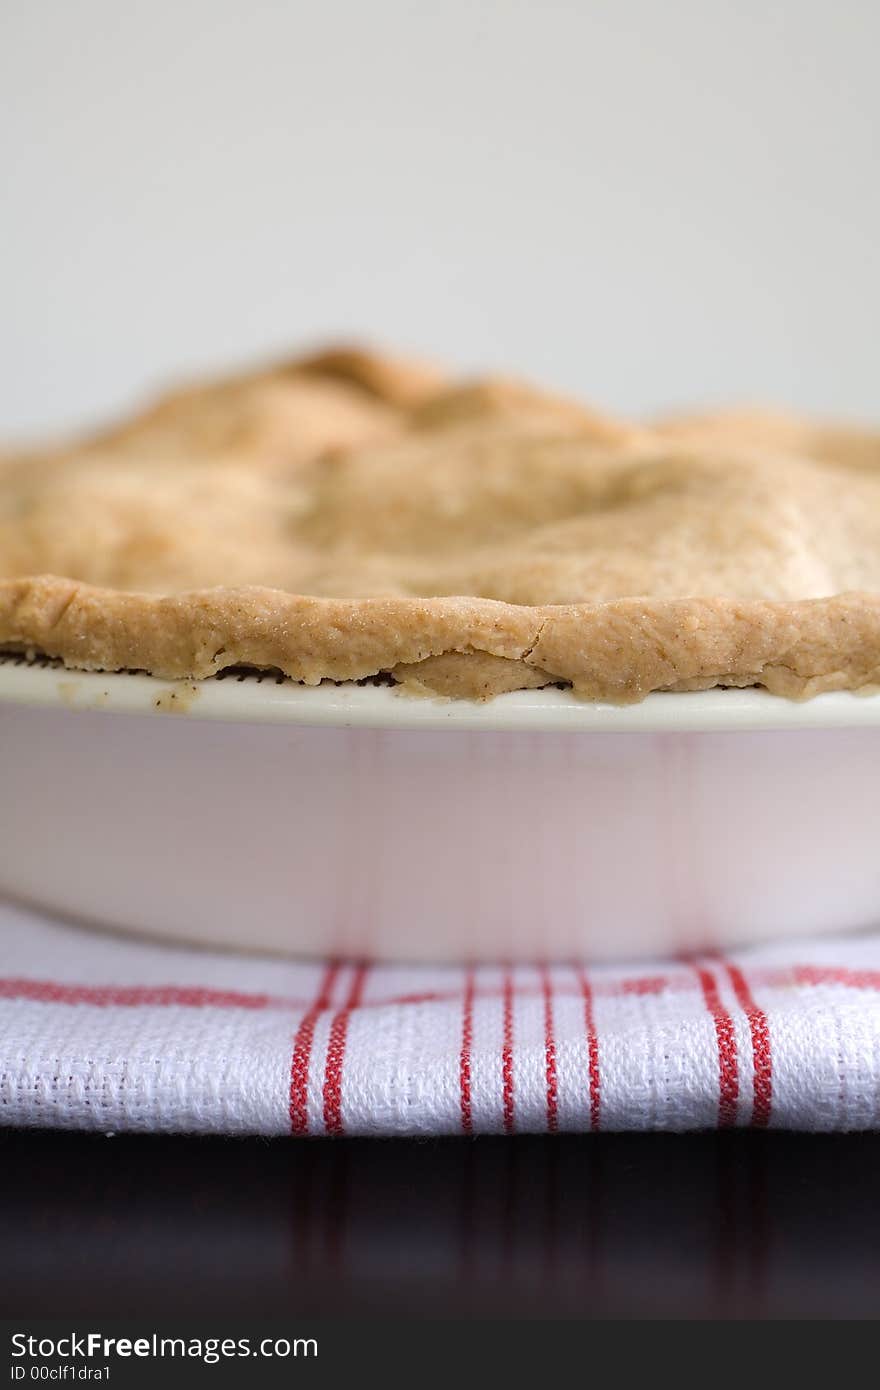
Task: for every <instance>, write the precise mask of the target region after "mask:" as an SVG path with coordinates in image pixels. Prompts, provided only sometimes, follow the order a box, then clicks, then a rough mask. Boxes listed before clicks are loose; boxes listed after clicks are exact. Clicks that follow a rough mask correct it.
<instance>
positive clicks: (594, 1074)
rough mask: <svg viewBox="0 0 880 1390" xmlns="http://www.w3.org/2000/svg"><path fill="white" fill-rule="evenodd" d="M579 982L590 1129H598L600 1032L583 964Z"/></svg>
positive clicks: (599, 1112) (600, 1099)
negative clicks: (585, 1045)
mask: <svg viewBox="0 0 880 1390" xmlns="http://www.w3.org/2000/svg"><path fill="white" fill-rule="evenodd" d="M576 973H577V977H578V983H579V985H580V990H581V997H582V999H583V1001H584V1027H585V1029H586V1033H587V1074H588V1077H589V1086H590V1129H592V1130H597V1129H598V1128H599V1121H600V1118H601V1106H602V1091H601V1086H600V1084H599V1034H598V1033H597V1032H596V1023H595V1020H594V1017H593V986H592V985H591V983H590V978H589V976H588V975H587V972H586V970H584V968H583V966H578V967H577V971H576Z"/></svg>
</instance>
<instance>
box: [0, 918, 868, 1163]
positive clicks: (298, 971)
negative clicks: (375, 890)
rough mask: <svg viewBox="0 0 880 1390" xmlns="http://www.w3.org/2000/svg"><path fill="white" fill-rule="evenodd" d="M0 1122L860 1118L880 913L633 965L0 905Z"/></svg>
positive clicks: (587, 1122)
mask: <svg viewBox="0 0 880 1390" xmlns="http://www.w3.org/2000/svg"><path fill="white" fill-rule="evenodd" d="M0 1123H6V1124H10V1125H41V1126H57V1127H62V1128H67V1129H97V1130H103V1131H108V1132H109V1131H122V1130H141V1131H165V1132H184V1133H185V1132H193V1133H225V1134H263V1135H281V1134H291V1135H297V1136H305V1135H342V1134H350V1135H356V1134H361V1135H364V1134H375V1135H439V1134H465V1135H467V1134H486V1133H509V1134H512V1133H522V1132H530V1133H543V1132H553V1131H557V1130H558V1131H565V1130H569V1131H588V1130H690V1129H713V1128H716V1127H722V1128H724V1127H729V1126H750V1125H751V1126H755V1127H768V1126H769V1127H771V1128H779V1129H802V1130H829V1131H833V1130H858V1129H873V1128H877V1127H880V934H867V935H858V936H855V935H854V936H848V937H843V936H841V937H830V938H825V939H823V940H819V941H809V942H798V943H794V944H793V943H791V942H786V943H784V944H780V945H778V946H767V947H763V948H761V949H753V950H750V951H747V952H745V951H744V952H742V953H738V954H732V955H727V956H725V957H723V958H722V957H714V956H713V957H708V956H707V957H700V958H694V959H687V960H676V961H660V962H640V963H639V964H637V965H628V966H625V967H624V966H620V967H611V966H602V967H597V968H593V969H588V968H585V967H583V966H581V965H580V964H578V963H537V964H535V965H533V966H516V967H507V966H504V965H497V966H481V967H479V968H476V969H470V968H464V967H463V968H449V967H439V966H438V967H425V966H422V967H404V966H388V965H374V964H371V963H370V962H363V961H355V962H342V961H327V962H314V961H312V962H303V961H290V960H280V959H274V958H266V957H253V956H238V955H232V954H220V953H213V952H211V953H209V952H206V951H201V950H195V949H192V950H190V949H183V948H176V947H169V946H166V945H154V944H152V943H147V942H144V941H140V940H130V939H126V938H123V937H116V936H113V935H111V934H109V933H103V932H97V931H95V932H92V931H87V930H84V929H82V928H77V927H73V926H70V925H67V924H62V923H59V922H55V921H52V920H49V919H47V918H46V917H44V916H41V915H39V914H36V913H33V912H30V911H25V910H24V909H22V908H19V907H15V906H12V905H9V904H0Z"/></svg>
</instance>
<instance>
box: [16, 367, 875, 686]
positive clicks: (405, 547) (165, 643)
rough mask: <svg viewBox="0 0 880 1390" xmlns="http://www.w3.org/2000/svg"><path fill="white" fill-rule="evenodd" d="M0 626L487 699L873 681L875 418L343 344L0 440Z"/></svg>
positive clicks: (207, 669)
mask: <svg viewBox="0 0 880 1390" xmlns="http://www.w3.org/2000/svg"><path fill="white" fill-rule="evenodd" d="M0 643H2V644H4V645H7V646H14V647H20V648H29V647H33V648H38V649H40V650H41V651H44V652H47V653H48V654H50V655H52V656H58V657H61V658H62V659H63V660H64V661H65V662H66V663H67V664H68V665H71V666H75V667H79V668H82V669H96V668H98V669H107V670H113V669H120V668H135V669H142V670H147V671H150V672H153V673H154V674H156V675H161V676H164V677H169V678H178V677H180V678H185V677H188V678H202V677H206V676H210V675H213V674H215V673H216V672H217V671H218V670H221V669H223V667H225V666H229V665H234V664H248V665H255V666H261V667H277V668H280V669H281V670H282V671H284V672H286V673H287V674H288V675H290V676H292V677H294V678H295V679H297V680H302V681H305V682H307V683H309V684H315V683H317V682H319V681H320V680H322V679H332V680H349V679H357V678H362V677H365V676H369V675H373V674H376V673H377V672H391V673H392V674H393V675H394V677H395V678H396V679H397V680H398V681H399V682H401V683H402V684H403V685H404V686H405V687H407V688H409V689H411V690H413V691H416V692H426V693H439V694H443V695H450V696H459V697H465V698H471V699H484V698H488V697H490V696H492V695H494V694H497V693H499V692H500V691H504V690H511V689H517V688H524V687H534V686H538V685H542V684H547V683H550V682H556V681H564V682H566V683H568V684H570V685H571V686H572V687H573V688H574V690H575V691H576V692H577V693H579V694H581V695H583V696H585V697H589V698H601V699H613V700H633V699H640V698H642V697H643V696H644V695H645V694H647V693H648V692H649V691H651V690H658V689H662V690H685V689H688V690H690V689H702V688H706V687H709V686H712V685H717V684H724V685H751V684H757V685H764V686H766V687H767V688H768V689H770V690H772V691H774V692H775V693H779V694H783V695H788V696H804V695H810V694H814V693H816V692H817V691H820V690H829V689H858V688H863V687H866V686H872V685H874V684H876V683H877V682H878V680H880V441H878V437H877V436H872V435H869V434H867V433H859V432H857V431H852V430H846V429H844V428H840V427H829V426H822V427H818V426H809V425H807V424H805V423H803V422H797V421H791V420H789V419H787V417H769V416H762V415H756V414H754V413H752V414H739V415H735V416H729V415H728V416H714V417H705V416H704V417H698V418H695V419H694V418H692V419H690V420H686V419H680V420H677V421H665V422H662V423H661V424H659V425H657V426H655V427H652V428H647V427H637V426H633V425H629V424H627V423H625V422H621V421H616V420H612V419H609V418H606V417H603V416H600V415H597V414H595V413H594V412H591V411H589V410H587V409H585V408H584V407H582V406H580V405H578V404H577V403H575V402H572V401H569V400H564V399H561V398H558V397H555V396H552V395H549V394H547V393H544V392H541V391H538V390H535V389H534V388H531V387H529V386H526V385H524V384H522V383H516V382H510V381H506V380H501V379H487V380H484V381H481V382H476V383H465V384H464V385H459V384H448V383H446V382H445V381H443V379H442V378H441V377H440V376H439V374H438V373H436V372H433V371H432V370H430V369H427V368H424V367H422V366H420V365H418V364H412V365H409V364H402V363H399V362H394V361H392V360H391V359H386V358H381V357H378V356H376V355H375V354H368V353H364V352H362V351H359V350H355V349H345V350H342V349H338V350H334V351H332V352H329V353H325V354H320V355H318V356H314V357H310V358H304V359H301V360H300V361H298V362H294V363H288V364H284V365H283V366H281V367H277V368H271V369H267V370H265V371H262V372H258V373H253V374H251V375H248V376H242V377H238V378H235V379H233V380H230V381H225V382H221V383H219V384H209V385H206V386H201V387H197V388H189V389H187V390H184V391H182V392H177V393H175V394H173V395H171V396H168V397H166V398H164V399H163V400H162V401H160V402H158V403H157V405H156V406H154V407H153V408H151V409H150V410H148V411H147V412H145V413H143V414H142V415H140V416H138V417H137V418H136V419H135V420H134V421H133V422H131V423H130V424H127V425H123V426H122V427H119V428H117V429H115V430H114V431H112V432H110V433H106V434H104V435H101V436H99V437H97V438H92V439H89V440H85V441H82V442H80V443H78V444H75V445H73V446H70V447H68V448H66V449H63V450H55V451H52V452H49V453H45V454H43V455H35V456H32V457H31V458H29V459H27V460H19V461H13V460H9V461H7V462H6V463H2V462H0Z"/></svg>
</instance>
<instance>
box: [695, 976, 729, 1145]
mask: <svg viewBox="0 0 880 1390" xmlns="http://www.w3.org/2000/svg"><path fill="white" fill-rule="evenodd" d="M694 969H695V971H696V975H697V979H698V980H699V982H700V989H701V990H702V991H703V1001H704V1003H705V1005H706V1008H707V1009H708V1010H709V1013H710V1014H711V1015H712V1022H713V1023H714V1024H715V1037H716V1039H717V1042H718V1128H719V1129H730V1128H731V1127H732V1126H733V1125H735V1124H736V1103H737V1101H738V1099H739V1061H738V1058H737V1054H736V1033H735V1032H734V1027H733V1019H732V1018H731V1016H730V1014H729V1012H728V1011H727V1009H725V1007H724V1005H723V1004H722V1002H721V995H720V994H719V993H718V985H717V984H716V982H715V976H714V975H713V974H712V971H711V970H707V969H705V967H702V966H694Z"/></svg>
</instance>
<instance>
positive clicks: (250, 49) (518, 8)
mask: <svg viewBox="0 0 880 1390" xmlns="http://www.w3.org/2000/svg"><path fill="white" fill-rule="evenodd" d="M0 30H2V33H0V94H2V95H0V101H2V105H3V119H2V121H0V158H2V170H3V178H2V200H3V209H2V219H0V228H2V233H0V235H2V256H0V308H2V313H0V430H2V433H3V434H5V435H6V436H7V437H8V436H16V435H19V436H20V435H27V434H33V433H34V432H37V433H38V432H39V431H40V430H50V429H61V428H66V427H68V426H71V425H75V424H79V423H82V422H85V421H87V420H91V419H93V418H95V417H96V416H99V415H100V414H102V413H106V412H108V411H114V410H118V409H120V408H122V407H124V406H125V405H127V404H128V403H129V401H130V400H132V399H133V398H135V397H137V396H139V395H141V394H143V392H144V391H149V390H150V389H153V388H155V387H157V386H159V385H161V384H162V383H163V382H164V381H166V380H167V379H169V378H172V377H174V376H175V375H176V374H177V373H178V372H181V371H183V372H191V371H193V370H196V371H198V370H202V369H213V368H215V367H220V366H225V365H228V364H235V363H237V362H239V361H241V360H244V361H247V360H248V359H249V358H250V357H252V356H254V355H257V356H260V355H265V354H269V355H271V354H272V353H274V352H278V351H281V352H284V351H286V350H288V349H290V348H291V347H296V346H298V345H301V344H303V343H308V342H311V341H314V340H316V339H322V338H324V337H326V336H328V335H329V336H348V335H356V336H364V337H366V338H368V339H372V340H376V341H379V342H385V343H387V344H389V345H394V346H398V347H403V348H410V349H415V350H418V351H421V352H423V353H428V354H431V355H436V356H439V357H440V358H446V359H448V360H449V361H450V362H452V363H455V364H458V365H460V366H461V367H465V368H474V367H480V366H484V365H489V366H494V367H502V368H506V369H509V370H514V371H517V372H521V373H526V374H533V375H535V376H537V377H539V378H543V379H545V380H546V381H547V382H548V383H552V384H555V385H556V386H558V387H560V388H566V389H570V390H574V391H576V392H579V393H581V394H583V395H585V396H588V397H590V398H592V399H594V400H595V401H597V402H598V403H600V404H603V405H606V406H608V407H611V408H614V409H617V410H623V411H638V410H650V409H655V408H658V407H661V406H664V405H670V404H680V403H685V402H700V403H707V402H722V401H736V400H767V399H769V400H776V401H779V402H787V403H789V404H792V405H796V406H799V407H802V408H806V409H810V410H813V411H817V412H845V413H849V414H853V415H855V416H861V417H865V418H870V417H872V416H880V401H878V399H877V396H878V393H877V382H878V367H880V353H878V349H877V325H878V318H880V313H878V310H880V179H878V168H877V164H878V160H877V150H878V137H880V129H878V127H880V78H878V72H880V68H878V62H880V58H878V54H880V4H877V3H876V0H785V2H784V3H771V0H738V3H734V0H727V2H726V3H725V0H656V3H652V0H597V3H589V0H529V3H517V2H516V0H434V3H427V0H415V2H414V3H404V0H313V3H309V4H302V3H299V2H298V0H295V2H294V3H288V4H284V3H281V0H275V3H270V0H248V3H245V0H238V3H229V0H152V3H150V4H146V3H135V4H131V3H130V4H120V3H119V0H63V2H62V0H0Z"/></svg>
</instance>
